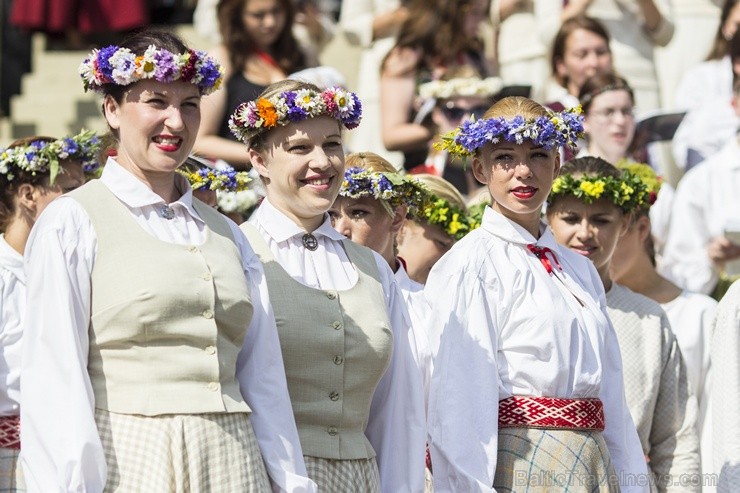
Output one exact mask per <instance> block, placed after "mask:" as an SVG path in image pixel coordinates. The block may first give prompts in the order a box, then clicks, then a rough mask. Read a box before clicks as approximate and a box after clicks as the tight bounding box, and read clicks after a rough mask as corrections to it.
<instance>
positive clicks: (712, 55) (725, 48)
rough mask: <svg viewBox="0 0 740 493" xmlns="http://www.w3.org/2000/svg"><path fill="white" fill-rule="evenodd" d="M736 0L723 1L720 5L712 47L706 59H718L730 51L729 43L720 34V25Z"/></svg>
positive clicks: (725, 19) (728, 15)
mask: <svg viewBox="0 0 740 493" xmlns="http://www.w3.org/2000/svg"><path fill="white" fill-rule="evenodd" d="M737 2H738V0H726V1H725V4H724V6H723V7H722V13H721V14H720V16H719V26H718V27H717V32H716V34H715V35H714V43H713V44H712V49H711V50H709V55H708V56H707V60H719V59H720V58H722V57H724V56H725V55H727V54H728V53H729V52H730V43H729V41H728V40H726V39H725V36H724V35H723V34H722V26H724V24H725V22H726V21H727V18H728V17H730V12H732V9H733V8H734V7H735V5H737ZM735 38H737V33H735Z"/></svg>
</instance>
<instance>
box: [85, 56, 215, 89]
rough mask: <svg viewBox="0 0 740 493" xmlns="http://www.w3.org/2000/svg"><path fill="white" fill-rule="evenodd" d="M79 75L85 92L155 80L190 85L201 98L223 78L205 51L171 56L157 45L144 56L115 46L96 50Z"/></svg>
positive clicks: (213, 60) (86, 60)
mask: <svg viewBox="0 0 740 493" xmlns="http://www.w3.org/2000/svg"><path fill="white" fill-rule="evenodd" d="M79 73H80V77H81V78H82V84H83V86H84V88H85V91H96V92H102V91H103V87H104V86H105V85H107V84H116V85H119V86H127V85H129V84H133V83H134V82H137V81H140V80H144V79H154V80H157V81H159V82H173V81H176V80H182V81H184V82H190V83H192V84H195V85H196V86H198V89H199V90H200V93H201V94H210V93H211V92H213V91H215V90H216V89H218V88H219V86H220V85H221V82H222V81H223V75H224V74H223V69H222V68H221V65H219V64H218V62H216V60H215V59H214V58H212V57H210V56H209V55H208V54H207V53H206V52H205V51H195V50H188V51H186V52H185V53H172V52H171V51H169V50H165V49H164V48H157V47H156V46H154V45H149V47H148V48H147V49H146V51H145V52H144V54H143V55H136V54H134V53H133V52H132V51H131V50H130V49H128V48H121V47H118V46H114V45H111V46H106V47H105V48H102V49H100V50H97V49H95V50H93V51H92V52H91V53H90V54H89V55H88V57H87V58H85V60H84V61H83V62H82V63H81V64H80V68H79Z"/></svg>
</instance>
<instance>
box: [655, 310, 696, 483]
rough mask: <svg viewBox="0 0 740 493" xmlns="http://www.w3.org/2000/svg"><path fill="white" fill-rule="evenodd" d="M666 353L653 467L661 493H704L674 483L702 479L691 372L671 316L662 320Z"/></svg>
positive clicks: (656, 419) (661, 380) (663, 364)
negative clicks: (672, 329) (687, 368)
mask: <svg viewBox="0 0 740 493" xmlns="http://www.w3.org/2000/svg"><path fill="white" fill-rule="evenodd" d="M660 325H661V332H662V340H663V350H662V358H661V359H662V368H663V371H662V372H661V374H660V387H659V388H660V390H659V391H658V397H657V400H656V402H655V413H654V416H653V421H652V428H651V430H650V440H649V441H650V453H649V454H648V457H650V468H651V469H652V470H653V472H655V475H656V477H657V478H658V479H659V481H662V482H663V484H659V486H660V488H661V491H668V492H671V491H675V492H679V491H681V492H687V493H688V492H692V491H693V492H697V493H699V492H701V485H700V484H692V483H690V482H689V483H687V484H680V485H679V484H674V483H675V480H676V479H680V478H681V475H686V476H688V477H699V474H700V472H701V471H700V467H699V464H700V462H699V460H700V459H699V436H698V433H697V427H696V417H697V401H696V397H695V396H694V395H693V394H692V393H691V391H690V390H689V381H688V373H687V372H686V364H685V363H684V360H683V357H682V356H681V351H680V350H679V348H678V342H677V341H676V336H674V335H673V332H672V331H671V328H670V323H669V322H668V317H667V316H666V315H665V313H663V314H662V315H661V318H660Z"/></svg>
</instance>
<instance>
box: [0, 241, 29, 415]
mask: <svg viewBox="0 0 740 493" xmlns="http://www.w3.org/2000/svg"><path fill="white" fill-rule="evenodd" d="M25 309H26V276H25V274H24V273H23V255H21V254H20V253H18V252H16V251H15V250H13V248H12V247H11V246H10V245H8V242H6V241H5V236H4V235H2V234H0V416H17V415H18V414H19V413H20V400H21V384H20V378H21V335H22V334H23V324H22V320H23V312H24V311H25Z"/></svg>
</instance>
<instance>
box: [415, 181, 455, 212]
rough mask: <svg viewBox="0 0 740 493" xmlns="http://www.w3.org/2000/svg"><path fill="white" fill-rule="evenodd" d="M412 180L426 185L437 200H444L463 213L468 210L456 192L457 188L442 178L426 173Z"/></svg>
mask: <svg viewBox="0 0 740 493" xmlns="http://www.w3.org/2000/svg"><path fill="white" fill-rule="evenodd" d="M414 178H416V179H418V180H419V181H420V182H422V183H423V184H424V185H426V187H427V188H428V189H429V191H431V192H432V194H434V195H436V196H437V198H440V199H445V200H446V201H447V202H449V203H450V204H452V205H454V206H455V207H457V208H459V209H461V210H463V211H467V210H468V208H467V207H466V205H465V199H464V198H463V196H462V194H461V193H460V192H459V191H458V190H457V188H455V185H453V184H452V183H450V182H449V181H447V180H445V179H444V178H441V177H439V176H435V175H429V174H426V173H423V174H419V175H414Z"/></svg>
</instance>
